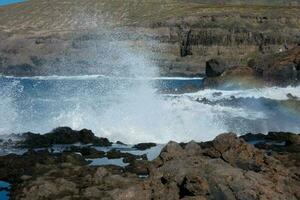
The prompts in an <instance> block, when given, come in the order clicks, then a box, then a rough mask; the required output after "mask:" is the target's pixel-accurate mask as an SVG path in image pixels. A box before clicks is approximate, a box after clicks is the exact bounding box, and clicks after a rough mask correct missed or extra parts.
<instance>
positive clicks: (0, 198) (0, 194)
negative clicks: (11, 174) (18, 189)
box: [0, 181, 10, 200]
mask: <svg viewBox="0 0 300 200" xmlns="http://www.w3.org/2000/svg"><path fill="white" fill-rule="evenodd" d="M9 188H10V184H9V183H7V182H4V181H0V189H7V190H9ZM8 194H9V192H8V191H6V190H3V191H1V190H0V200H8V199H9V197H8Z"/></svg>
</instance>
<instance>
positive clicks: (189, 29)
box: [0, 0, 300, 76]
mask: <svg viewBox="0 0 300 200" xmlns="http://www.w3.org/2000/svg"><path fill="white" fill-rule="evenodd" d="M212 2H213V1H205V0H165V1H159V0H126V1H124V0H88V1H80V0H51V1H50V0H31V1H27V2H24V3H19V4H14V5H10V6H4V7H0V28H1V29H0V39H1V41H2V42H1V43H0V52H1V53H0V73H2V74H6V75H18V76H31V75H51V74H64V75H70V74H72V75H73V74H94V73H109V72H110V71H111V70H110V67H111V65H112V63H111V60H112V59H108V58H112V57H111V56H112V54H114V52H116V51H117V50H118V49H120V48H125V49H132V52H133V54H136V55H139V54H145V55H147V59H150V60H151V61H153V62H154V63H155V64H156V65H158V66H160V68H159V69H160V72H161V74H163V75H182V74H183V75H199V74H203V73H204V66H205V62H206V61H207V60H208V59H211V58H214V57H220V58H222V59H224V60H225V61H226V62H228V63H229V64H230V65H239V64H241V63H246V62H247V61H248V60H249V59H250V58H253V57H257V56H259V55H261V54H268V53H273V52H277V51H279V50H280V49H284V48H291V47H293V46H295V45H297V44H298V43H300V15H299V13H300V7H298V6H299V2H300V1H280V0H277V1H268V0H265V1H254V0H253V1H247V4H248V5H245V3H243V2H245V1H234V0H233V1H218V0H216V1H215V3H212ZM224 2H225V3H224ZM118 54H120V52H119V53H118ZM115 64H116V65H123V64H124V63H123V62H117V63H115ZM127 64H128V63H127ZM125 65H126V64H125ZM129 65H130V63H129Z"/></svg>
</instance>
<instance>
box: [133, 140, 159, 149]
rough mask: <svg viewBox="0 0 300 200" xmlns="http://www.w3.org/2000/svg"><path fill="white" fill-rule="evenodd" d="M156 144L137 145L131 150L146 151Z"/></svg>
mask: <svg viewBox="0 0 300 200" xmlns="http://www.w3.org/2000/svg"><path fill="white" fill-rule="evenodd" d="M155 146H156V144H155V143H151V142H150V143H139V144H136V145H134V146H133V148H135V149H137V150H141V151H143V150H146V149H150V148H152V147H155Z"/></svg>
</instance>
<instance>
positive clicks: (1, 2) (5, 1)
mask: <svg viewBox="0 0 300 200" xmlns="http://www.w3.org/2000/svg"><path fill="white" fill-rule="evenodd" d="M22 1H24V0H0V6H3V5H7V4H12V3H18V2H22Z"/></svg>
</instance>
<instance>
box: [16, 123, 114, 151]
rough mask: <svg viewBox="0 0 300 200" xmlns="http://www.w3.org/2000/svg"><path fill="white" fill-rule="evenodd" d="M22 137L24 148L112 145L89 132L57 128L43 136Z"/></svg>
mask: <svg viewBox="0 0 300 200" xmlns="http://www.w3.org/2000/svg"><path fill="white" fill-rule="evenodd" d="M22 137H23V138H24V140H23V141H21V142H20V146H22V147H25V148H40V147H50V146H51V145H53V144H75V143H82V144H93V145H96V146H111V144H112V143H111V142H110V141H109V140H108V139H107V138H98V137H96V136H95V135H94V133H93V132H92V131H90V130H87V129H83V130H81V131H75V130H72V129H71V128H69V127H59V128H56V129H54V130H53V131H52V132H50V133H46V134H44V135H40V134H34V133H24V134H23V135H22Z"/></svg>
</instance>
